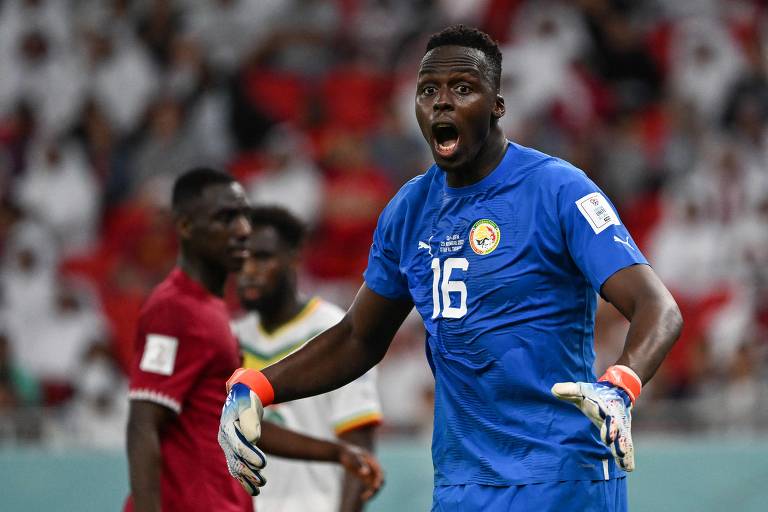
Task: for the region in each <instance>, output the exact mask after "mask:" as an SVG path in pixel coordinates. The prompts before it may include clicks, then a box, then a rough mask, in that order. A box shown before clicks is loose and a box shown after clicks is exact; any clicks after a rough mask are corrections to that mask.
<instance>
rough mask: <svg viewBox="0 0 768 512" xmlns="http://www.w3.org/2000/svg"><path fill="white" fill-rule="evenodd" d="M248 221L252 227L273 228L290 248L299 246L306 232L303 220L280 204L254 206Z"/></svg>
mask: <svg viewBox="0 0 768 512" xmlns="http://www.w3.org/2000/svg"><path fill="white" fill-rule="evenodd" d="M250 221H251V227H253V228H254V229H255V228H256V227H259V226H270V227H273V228H275V231H277V235H278V236H279V237H280V239H281V240H282V241H283V242H284V243H285V245H287V246H288V247H290V248H291V249H298V248H299V247H301V245H302V243H304V237H305V236H306V234H307V226H306V225H305V224H304V222H302V221H301V220H300V219H299V218H298V217H296V216H295V215H294V214H292V213H291V212H289V211H288V210H286V209H285V208H283V207H281V206H254V207H253V208H251V215H250Z"/></svg>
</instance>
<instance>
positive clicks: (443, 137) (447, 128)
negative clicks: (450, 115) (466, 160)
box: [432, 123, 459, 158]
mask: <svg viewBox="0 0 768 512" xmlns="http://www.w3.org/2000/svg"><path fill="white" fill-rule="evenodd" d="M432 137H433V139H434V144H435V151H437V153H438V154H439V155H440V156H442V157H444V158H448V157H450V156H452V155H453V154H454V153H455V152H456V149H457V148H458V147H459V131H458V130H457V129H456V127H455V126H453V125H452V124H445V123H441V124H436V125H435V126H433V127H432Z"/></svg>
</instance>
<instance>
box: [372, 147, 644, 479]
mask: <svg viewBox="0 0 768 512" xmlns="http://www.w3.org/2000/svg"><path fill="white" fill-rule="evenodd" d="M634 264H647V261H646V259H645V258H644V257H643V255H642V254H641V253H640V251H639V250H638V248H637V246H636V245H635V243H634V241H633V240H632V237H631V236H630V235H629V233H628V232H627V230H626V228H625V227H624V225H623V224H622V223H621V221H620V220H619V217H618V216H617V214H616V210H615V208H614V206H613V205H612V204H611V202H610V201H609V200H608V199H607V198H606V197H605V196H604V195H603V193H602V192H601V191H600V189H599V188H598V187H597V186H596V185H595V184H594V183H593V182H592V181H591V180H590V179H589V178H587V176H586V175H585V174H584V173H583V172H582V171H580V170H579V169H577V168H575V167H574V166H572V165H570V164H569V163H567V162H565V161H563V160H560V159H558V158H554V157H551V156H548V155H545V154H543V153H540V152H538V151H535V150H533V149H530V148H526V147H523V146H519V145H517V144H514V143H511V142H510V143H508V146H507V150H506V154H505V156H504V158H503V159H502V161H501V163H500V164H499V165H498V167H496V169H494V170H493V172H491V173H490V174H489V175H488V176H486V177H485V178H484V179H482V180H481V181H479V182H477V183H475V184H473V185H470V186H466V187H461V188H451V187H448V186H447V185H446V181H445V174H444V172H443V171H442V170H441V169H440V168H439V167H437V166H436V165H433V166H432V167H431V168H430V169H429V170H428V171H427V172H426V173H425V174H423V175H421V176H418V177H416V178H414V179H413V180H411V181H410V182H408V183H406V184H405V185H404V186H403V187H402V188H401V189H400V191H399V192H398V193H397V195H396V196H395V197H394V198H393V199H392V200H391V201H390V203H389V204H388V205H387V207H386V208H385V209H384V211H383V212H382V214H381V216H380V218H379V221H378V225H377V228H376V231H375V233H374V238H373V245H372V247H371V252H370V256H369V261H368V268H367V269H366V271H365V281H366V284H367V286H368V287H369V288H370V289H372V290H373V291H374V292H376V293H378V294H380V295H382V296H384V297H387V298H391V299H404V298H405V299H410V300H412V301H413V303H414V305H415V307H416V309H417V310H418V312H419V313H420V314H421V317H422V319H423V320H424V326H425V329H426V345H427V358H428V360H429V363H430V366H431V367H432V372H433V374H434V377H435V428H434V434H433V439H432V455H433V461H434V466H435V485H459V484H471V483H474V484H485V485H520V484H529V483H536V482H551V481H560V480H602V479H608V478H612V477H615V476H619V475H623V474H624V473H623V472H622V471H621V470H620V469H619V468H617V467H616V466H615V465H614V461H613V458H612V456H611V453H610V451H609V450H608V448H606V447H605V446H604V445H603V444H602V443H601V442H600V439H599V437H598V430H597V429H596V428H595V427H594V426H593V425H592V424H591V423H590V421H589V420H588V419H587V418H586V417H585V416H584V415H583V414H582V413H581V412H580V411H579V409H577V408H576V407H574V406H573V405H571V404H569V403H566V402H563V401H561V400H558V399H557V398H555V397H554V396H552V394H551V393H550V388H551V387H552V385H553V384H554V383H556V382H563V381H594V380H595V375H594V372H593V369H592V366H593V363H594V360H595V352H594V347H593V327H594V316H595V308H596V302H597V293H596V291H597V292H599V291H600V287H601V286H602V284H603V283H604V282H605V281H606V279H608V278H609V277H610V276H611V275H612V274H614V273H615V272H617V271H618V270H621V269H622V268H625V267H628V266H630V265H634Z"/></svg>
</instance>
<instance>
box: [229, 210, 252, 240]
mask: <svg viewBox="0 0 768 512" xmlns="http://www.w3.org/2000/svg"><path fill="white" fill-rule="evenodd" d="M232 229H233V230H234V232H235V235H236V236H237V237H238V238H245V237H247V236H248V235H250V234H251V223H250V222H249V221H248V217H246V216H245V215H238V216H237V218H236V219H235V224H234V226H233V228H232Z"/></svg>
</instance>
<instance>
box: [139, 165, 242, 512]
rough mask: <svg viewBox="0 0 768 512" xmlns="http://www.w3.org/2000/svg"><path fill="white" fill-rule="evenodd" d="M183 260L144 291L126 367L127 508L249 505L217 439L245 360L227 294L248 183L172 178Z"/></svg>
mask: <svg viewBox="0 0 768 512" xmlns="http://www.w3.org/2000/svg"><path fill="white" fill-rule="evenodd" d="M172 208H173V215H174V219H175V223H176V229H177V232H178V235H179V244H180V253H179V259H178V264H177V267H176V268H174V269H173V271H172V272H171V273H170V274H169V275H168V277H167V278H166V279H165V280H164V281H163V282H162V283H160V284H159V285H158V286H157V287H156V288H155V290H154V291H153V292H152V294H151V295H150V297H149V298H148V299H147V302H146V303H145V305H144V307H143V309H142V312H141V317H140V319H139V324H138V329H137V338H136V348H135V356H134V361H133V364H132V367H131V375H130V393H129V397H130V400H131V406H130V414H129V419H128V461H129V470H130V480H131V497H130V498H129V500H128V502H127V504H126V510H136V511H141V512H145V511H160V510H164V511H170V510H185V511H195V510H200V511H210V510H216V511H221V512H230V511H232V512H242V511H248V510H251V508H252V507H251V498H250V496H248V495H247V494H246V493H245V492H244V491H243V489H242V488H241V487H240V485H239V484H238V483H237V481H235V480H234V479H232V478H231V477H230V476H229V473H228V472H227V465H226V463H225V460H224V457H223V455H222V453H221V449H220V448H219V446H218V444H217V442H216V434H217V431H218V425H219V414H220V412H221V401H222V396H223V394H224V386H225V383H226V380H227V378H228V377H229V375H230V373H231V372H232V369H233V368H237V366H238V364H239V362H240V354H239V350H238V346H237V341H236V340H235V338H234V336H233V335H232V331H231V330H230V327H229V314H228V312H227V307H226V305H225V303H224V301H223V300H222V296H223V294H224V284H225V281H226V279H227V275H228V274H229V273H230V272H234V271H237V270H239V269H240V267H241V266H242V265H243V262H244V261H245V258H246V257H247V256H248V252H247V250H246V246H245V244H246V241H247V239H248V235H249V234H250V231H251V227H250V224H249V222H248V202H247V199H246V197H245V193H244V192H243V189H242V187H240V185H239V184H238V183H237V182H236V181H234V179H233V178H232V177H230V176H229V175H227V174H224V173H221V172H218V171H214V170H211V169H204V168H201V169H194V170H192V171H190V172H188V173H186V174H184V175H183V176H181V177H180V178H179V179H178V180H177V181H176V183H175V185H174V188H173V196H172Z"/></svg>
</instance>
